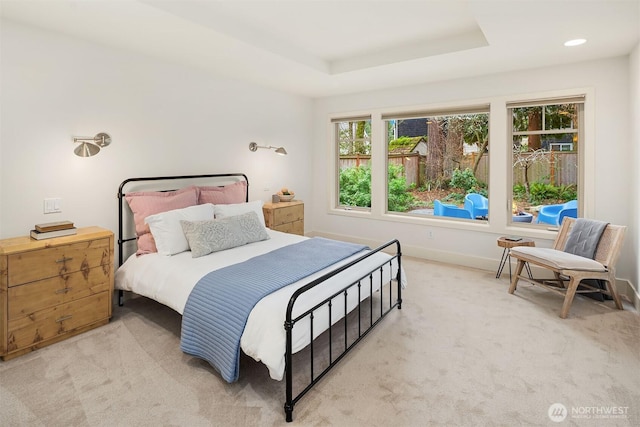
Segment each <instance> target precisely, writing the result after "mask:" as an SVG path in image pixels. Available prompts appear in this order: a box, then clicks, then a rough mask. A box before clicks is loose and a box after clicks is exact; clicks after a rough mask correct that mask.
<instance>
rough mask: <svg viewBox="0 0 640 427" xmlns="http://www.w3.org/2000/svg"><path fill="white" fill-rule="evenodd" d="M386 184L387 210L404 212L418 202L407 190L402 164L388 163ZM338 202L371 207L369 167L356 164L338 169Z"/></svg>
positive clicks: (345, 204)
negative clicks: (355, 165) (387, 190)
mask: <svg viewBox="0 0 640 427" xmlns="http://www.w3.org/2000/svg"><path fill="white" fill-rule="evenodd" d="M388 186H389V194H388V202H389V204H388V209H389V211H392V212H406V211H408V210H410V209H411V208H413V207H415V206H416V205H417V204H418V203H419V200H418V199H416V198H415V197H414V195H413V194H411V192H409V189H410V188H409V187H408V186H407V184H406V180H405V177H404V168H403V167H402V165H392V164H390V165H389V182H388ZM340 204H341V205H344V206H358V207H367V208H369V207H371V167H369V166H358V167H354V168H346V169H343V170H341V171H340Z"/></svg>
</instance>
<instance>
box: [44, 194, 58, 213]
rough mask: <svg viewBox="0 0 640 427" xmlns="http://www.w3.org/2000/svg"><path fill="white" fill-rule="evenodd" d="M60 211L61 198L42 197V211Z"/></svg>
mask: <svg viewBox="0 0 640 427" xmlns="http://www.w3.org/2000/svg"><path fill="white" fill-rule="evenodd" d="M59 212H62V199H61V198H59V197H56V198H52V199H44V213H46V214H50V213H59Z"/></svg>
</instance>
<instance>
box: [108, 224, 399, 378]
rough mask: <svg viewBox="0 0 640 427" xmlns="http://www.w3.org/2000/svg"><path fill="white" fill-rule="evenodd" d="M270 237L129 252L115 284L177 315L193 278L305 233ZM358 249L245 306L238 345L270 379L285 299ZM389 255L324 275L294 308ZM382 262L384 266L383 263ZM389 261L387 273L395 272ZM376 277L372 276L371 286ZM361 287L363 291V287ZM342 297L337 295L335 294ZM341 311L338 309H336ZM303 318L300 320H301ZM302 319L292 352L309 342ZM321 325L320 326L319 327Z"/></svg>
mask: <svg viewBox="0 0 640 427" xmlns="http://www.w3.org/2000/svg"><path fill="white" fill-rule="evenodd" d="M267 232H268V233H269V237H270V239H268V240H264V241H261V242H256V243H251V244H248V245H244V246H240V247H236V248H233V249H228V250H225V251H220V252H215V253H212V254H210V255H207V256H203V257H199V258H192V257H191V252H183V253H180V254H177V255H173V256H164V255H160V254H157V253H153V254H147V255H142V256H139V257H136V256H135V255H133V256H131V257H129V259H127V261H126V262H125V263H124V264H123V265H122V266H121V267H120V268H119V269H118V270H117V271H116V274H115V287H116V289H121V290H126V291H132V292H134V293H136V294H139V295H143V296H145V297H148V298H151V299H154V300H156V301H158V302H160V303H162V304H164V305H166V306H168V307H170V308H172V309H174V310H175V311H177V312H178V313H180V314H182V313H183V311H184V307H185V304H186V302H187V298H188V297H189V293H190V292H191V290H192V289H193V287H194V286H195V285H196V283H197V282H198V280H200V278H202V277H203V276H204V275H206V274H207V273H209V272H210V271H212V270H215V269H219V268H222V267H225V266H228V265H231V264H236V263H239V262H242V261H246V260H247V259H249V258H252V257H255V256H257V255H261V254H264V253H267V252H270V251H272V250H274V249H277V248H279V247H282V246H286V245H290V244H293V243H297V242H300V241H302V240H304V239H307V237H303V236H297V235H294V234H287V233H281V232H278V231H274V230H269V229H267ZM361 255H362V253H360V254H357V255H354V256H352V257H350V258H347V259H345V260H343V261H341V262H340V263H337V264H335V265H334V266H333V267H331V268H328V269H326V270H323V271H320V272H318V273H315V274H313V275H311V276H309V277H307V278H305V279H303V280H301V281H299V282H296V283H294V284H292V285H290V286H286V287H284V288H282V289H280V290H278V291H276V292H274V293H272V294H270V295H268V296H266V297H264V298H263V299H262V300H260V301H259V302H258V304H256V306H255V307H254V308H253V310H252V311H251V314H250V315H249V318H248V320H247V324H246V326H245V329H244V332H243V334H242V338H241V341H240V347H241V348H242V351H244V352H245V353H246V354H247V355H249V356H251V357H253V358H254V359H255V360H257V361H262V363H264V364H265V365H266V366H267V368H268V369H269V374H270V376H271V378H273V379H276V380H282V378H283V376H284V367H285V361H284V353H285V344H286V335H285V330H284V326H283V325H284V320H285V315H286V308H287V304H288V303H289V298H290V297H291V295H292V294H293V292H295V290H296V289H297V288H299V287H301V286H303V285H304V284H306V283H309V282H310V281H311V280H313V279H315V278H318V277H320V276H322V275H323V274H325V273H327V272H328V271H331V270H333V269H334V268H335V267H337V266H339V265H342V264H346V263H348V262H349V261H351V260H353V259H356V258H358V257H359V256H361ZM389 258H390V257H389V255H388V254H385V253H378V254H376V255H374V256H371V257H369V258H368V259H367V260H365V261H364V262H362V263H358V265H357V267H356V266H354V268H350V269H347V270H346V271H344V272H342V273H340V274H339V275H337V276H335V277H333V278H331V279H329V280H328V281H327V282H326V283H325V284H323V285H321V286H318V287H316V288H314V290H313V291H309V292H307V293H305V294H304V295H303V296H302V297H300V298H299V299H298V301H297V303H296V305H295V310H294V314H295V313H301V312H303V311H305V310H306V309H308V308H310V307H311V306H312V304H314V303H317V302H318V301H321V300H322V299H324V298H326V297H328V296H329V295H331V294H332V293H335V292H336V291H337V290H339V289H340V288H342V287H344V286H345V285H347V284H350V283H351V282H353V281H355V280H357V279H358V278H359V277H360V276H362V275H363V274H366V273H368V272H369V271H370V270H371V269H373V268H375V267H376V266H377V265H379V264H380V263H381V262H382V261H383V260H385V259H389ZM387 267H388V266H387ZM395 268H397V266H394V271H393V272H392V273H393V277H395V274H396V273H395ZM389 273H390V272H389V269H388V268H385V269H384V281H385V283H388V282H389V278H390V277H391V276H390V274H389ZM402 282H403V283H402V285H403V287H404V286H405V284H406V279H405V275H404V272H402ZM377 283H379V280H378V279H377V278H376V280H375V281H374V289H375V288H376V287H377V286H378V285H377ZM366 285H367V286H366V287H363V292H362V296H361V299H364V298H366V297H367V296H368V289H369V288H368V281H367V283H366ZM364 289H366V292H365V290H364ZM349 296H350V297H349V301H348V306H349V308H348V309H349V310H351V309H353V308H354V307H355V306H356V304H357V292H350V293H349ZM340 298H342V297H340ZM341 310H342V313H341V312H340V311H341ZM343 312H344V304H343V303H342V304H335V305H334V307H333V312H332V320H333V322H335V321H337V320H339V318H340V317H342V315H343V314H344V313H343ZM314 317H315V319H314V335H315V336H314V338H315V337H316V336H318V335H320V333H321V332H323V330H324V329H326V327H327V324H328V310H320V311H318V312H315V313H314ZM305 323H306V325H305ZM307 325H308V322H305V321H302V322H300V324H296V327H295V328H294V330H293V343H292V345H293V351H294V352H297V351H299V350H301V349H303V348H304V347H305V346H306V345H308V344H309V336H308V335H309V327H308V326H307ZM323 325H324V326H323Z"/></svg>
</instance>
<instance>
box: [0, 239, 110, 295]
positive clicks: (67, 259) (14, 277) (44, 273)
mask: <svg viewBox="0 0 640 427" xmlns="http://www.w3.org/2000/svg"><path fill="white" fill-rule="evenodd" d="M109 263H110V241H109V239H97V240H91V241H84V242H78V243H73V244H69V245H64V246H56V247H51V248H46V249H40V250H35V251H26V252H22V253H18V254H13V255H9V256H8V260H7V264H8V265H7V267H8V285H9V286H10V287H11V286H17V285H21V284H23V283H29V282H34V281H36V280H40V279H46V278H50V277H55V276H58V277H60V278H62V279H64V278H66V277H67V276H68V275H69V273H73V272H76V271H86V272H88V271H89V269H90V268H92V267H98V266H100V265H109Z"/></svg>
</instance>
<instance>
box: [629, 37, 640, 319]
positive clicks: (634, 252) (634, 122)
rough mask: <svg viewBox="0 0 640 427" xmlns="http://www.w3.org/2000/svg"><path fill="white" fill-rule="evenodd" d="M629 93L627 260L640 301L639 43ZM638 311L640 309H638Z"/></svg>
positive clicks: (631, 66) (631, 59)
mask: <svg viewBox="0 0 640 427" xmlns="http://www.w3.org/2000/svg"><path fill="white" fill-rule="evenodd" d="M629 76H630V78H629V83H630V84H629V87H630V90H629V93H630V106H629V107H630V108H629V111H630V117H631V120H630V122H631V137H630V138H629V152H630V153H631V155H630V156H629V157H630V159H631V165H632V167H631V168H630V169H631V170H632V172H631V173H632V178H631V182H630V184H631V185H630V186H629V190H630V194H631V195H632V197H630V198H629V205H628V207H629V211H630V215H631V221H629V230H628V234H627V238H628V240H629V245H628V248H629V259H630V260H631V261H632V269H631V283H633V284H635V292H636V294H637V295H638V297H637V299H640V214H638V213H639V212H640V167H638V165H640V43H639V44H638V45H637V46H636V47H635V49H634V50H633V52H632V53H631V56H630V59H629ZM638 308H639V309H640V307H638Z"/></svg>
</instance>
